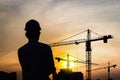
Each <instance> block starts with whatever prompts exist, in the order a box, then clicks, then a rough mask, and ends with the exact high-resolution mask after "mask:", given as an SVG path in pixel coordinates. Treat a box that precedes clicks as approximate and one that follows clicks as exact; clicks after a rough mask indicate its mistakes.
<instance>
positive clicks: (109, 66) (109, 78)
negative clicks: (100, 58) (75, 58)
mask: <svg viewBox="0 0 120 80" xmlns="http://www.w3.org/2000/svg"><path fill="white" fill-rule="evenodd" d="M116 66H117V65H116V64H114V65H110V62H108V66H105V67H99V68H95V69H92V71H95V70H100V69H106V68H107V70H108V79H107V80H111V77H110V68H112V67H113V68H115V67H116Z"/></svg>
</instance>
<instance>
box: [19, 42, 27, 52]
mask: <svg viewBox="0 0 120 80" xmlns="http://www.w3.org/2000/svg"><path fill="white" fill-rule="evenodd" d="M27 45H28V44H24V45H23V46H21V47H20V48H18V51H20V50H23V49H25V47H26V46H27Z"/></svg>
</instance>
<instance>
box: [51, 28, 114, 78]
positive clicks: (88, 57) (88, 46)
mask: <svg viewBox="0 0 120 80" xmlns="http://www.w3.org/2000/svg"><path fill="white" fill-rule="evenodd" d="M111 38H113V37H112V36H111V35H105V36H101V37H98V38H91V30H90V29H88V30H87V39H78V40H71V41H65V42H56V43H52V44H50V46H51V47H56V46H63V45H71V44H76V45H78V44H79V43H86V74H87V75H86V80H92V79H91V63H92V61H91V51H92V49H91V42H94V41H99V40H103V42H104V43H107V40H108V39H111Z"/></svg>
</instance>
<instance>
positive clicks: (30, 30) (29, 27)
mask: <svg viewBox="0 0 120 80" xmlns="http://www.w3.org/2000/svg"><path fill="white" fill-rule="evenodd" d="M40 30H41V27H40V24H39V22H37V21H36V20H33V19H31V20H29V21H28V22H27V23H26V24H25V31H26V37H27V38H28V39H37V40H39V35H40Z"/></svg>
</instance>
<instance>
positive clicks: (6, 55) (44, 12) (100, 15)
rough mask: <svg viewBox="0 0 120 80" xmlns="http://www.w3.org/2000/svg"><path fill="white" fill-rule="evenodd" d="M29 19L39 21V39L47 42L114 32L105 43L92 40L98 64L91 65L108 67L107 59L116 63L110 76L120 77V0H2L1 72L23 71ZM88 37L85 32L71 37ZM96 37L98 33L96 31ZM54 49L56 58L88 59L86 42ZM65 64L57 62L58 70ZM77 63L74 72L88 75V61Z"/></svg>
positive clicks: (100, 74)
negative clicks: (21, 62)
mask: <svg viewBox="0 0 120 80" xmlns="http://www.w3.org/2000/svg"><path fill="white" fill-rule="evenodd" d="M30 19H36V20H37V21H39V22H40V25H41V28H42V31H41V36H40V40H39V41H41V42H44V43H47V44H50V43H54V42H57V41H60V40H63V39H65V38H67V37H70V36H72V35H74V34H77V33H80V32H83V31H85V30H87V29H90V30H92V31H93V32H95V33H97V34H99V35H102V36H103V35H109V34H110V35H113V39H110V40H108V43H106V44H105V43H103V41H97V42H93V43H92V62H94V63H98V64H99V65H98V66H93V67H92V68H97V67H104V66H107V65H108V64H107V63H108V62H110V63H111V65H114V64H117V66H116V68H111V77H112V78H113V79H114V80H119V79H120V76H119V74H120V0H0V71H7V72H13V71H15V72H17V73H19V72H21V69H20V65H19V62H18V57H17V50H18V48H19V47H21V46H22V45H23V44H25V43H26V42H27V38H26V37H25V35H24V34H25V31H24V27H25V23H26V21H28V20H30ZM92 34H93V33H92ZM92 34H91V35H92ZM86 37H87V35H86V32H84V33H83V34H80V35H78V36H76V37H75V38H71V39H73V40H74V39H75V40H76V39H84V38H86ZM93 37H99V36H98V35H94V34H93ZM71 39H68V40H71ZM52 50H53V55H54V57H63V56H65V55H67V54H70V55H72V56H75V57H77V58H79V59H81V60H84V61H85V56H86V52H85V44H84V43H82V44H79V45H68V46H61V47H54V48H53V47H52ZM63 58H65V57H63ZM63 63H64V62H60V63H58V62H57V61H55V65H56V68H57V70H58V69H60V68H64V66H63ZM74 65H75V66H74V68H72V69H73V70H74V71H81V72H83V73H84V75H86V73H85V70H86V67H85V64H81V63H79V64H74ZM77 68H78V69H77ZM103 76H104V77H103ZM92 78H93V79H94V80H96V79H97V78H100V79H103V80H105V79H107V69H101V70H97V71H93V72H92ZM19 80H21V78H20V77H19Z"/></svg>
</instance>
